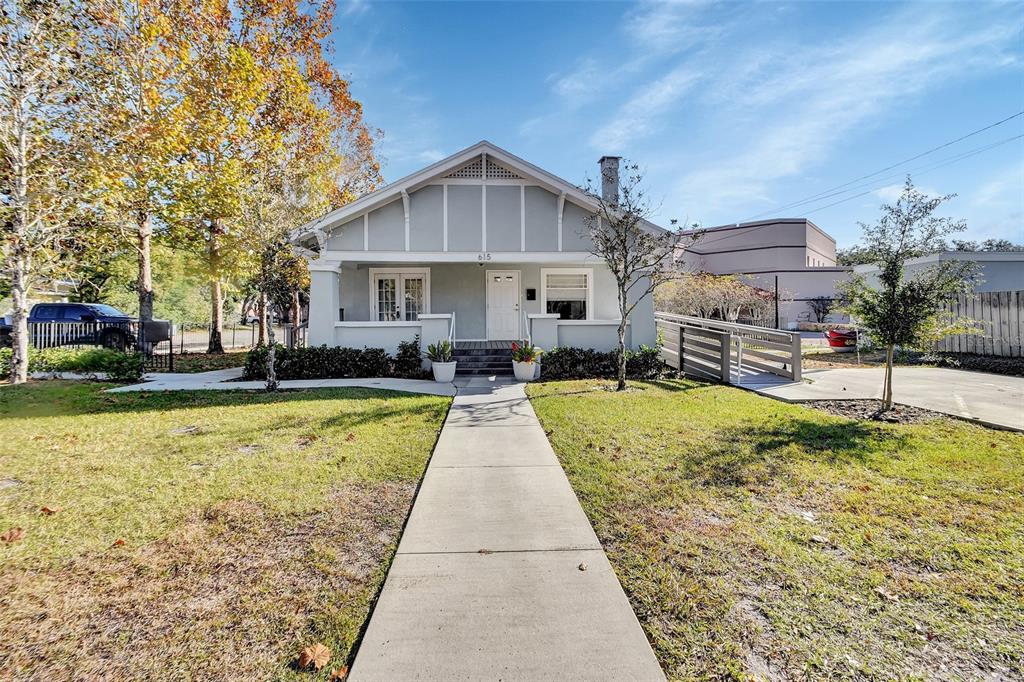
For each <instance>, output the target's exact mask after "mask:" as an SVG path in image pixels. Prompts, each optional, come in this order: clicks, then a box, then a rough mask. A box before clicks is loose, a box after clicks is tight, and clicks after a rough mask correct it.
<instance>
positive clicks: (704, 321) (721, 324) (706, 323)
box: [654, 312, 800, 339]
mask: <svg viewBox="0 0 1024 682" xmlns="http://www.w3.org/2000/svg"><path fill="white" fill-rule="evenodd" d="M654 317H655V318H656V319H657V318H660V319H663V320H665V321H666V322H678V323H681V324H689V325H699V326H703V327H707V328H709V329H719V330H721V331H727V332H732V333H737V332H741V333H742V332H746V333H748V334H761V335H764V336H771V335H773V334H777V335H779V336H784V337H786V338H787V339H790V338H792V337H793V336H794V335H795V336H799V335H800V332H799V331H796V332H793V331H788V330H785V329H769V328H767V327H755V326H753V325H749V324H738V323H736V322H725V321H724V320H713V319H711V318H708V317H693V316H691V315H676V314H674V313H662V312H655V313H654Z"/></svg>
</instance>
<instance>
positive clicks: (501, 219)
mask: <svg viewBox="0 0 1024 682" xmlns="http://www.w3.org/2000/svg"><path fill="white" fill-rule="evenodd" d="M600 163H601V165H602V170H604V169H607V171H608V172H614V173H615V174H616V177H617V173H618V165H619V159H618V158H616V157H604V158H603V159H601V162H600ZM609 191H610V190H609ZM596 209H597V205H596V203H595V201H594V199H593V198H592V197H589V196H588V195H587V194H586V193H585V192H582V191H580V189H579V188H578V187H576V186H575V185H573V184H572V183H569V182H566V181H565V180H562V179H561V178H558V177H556V176H554V175H552V174H551V173H548V172H547V171H545V170H543V169H541V168H538V167H537V166H534V165H533V164H531V163H528V162H527V161H524V160H523V159H521V158H519V157H517V156H514V155H513V154H510V153H509V152H507V151H505V150H504V149H501V148H499V147H496V146H495V145H493V144H491V143H489V142H486V141H484V142H480V143H478V144H475V145H473V146H472V147H469V148H467V149H464V150H463V151H460V152H458V153H456V154H453V155H452V156H449V157H448V158H446V159H443V160H441V161H438V162H437V163H434V164H432V165H430V166H428V167H426V168H424V169H423V170H421V171H419V172H417V173H413V174H412V175H409V176H407V177H404V178H402V179H401V180H398V181H396V182H393V183H391V184H389V185H387V186H386V187H383V188H382V189H379V190H377V191H375V192H372V193H370V194H367V195H365V196H363V197H361V198H360V199H358V200H356V201H354V202H352V203H350V204H348V205H346V206H344V207H342V208H340V209H338V210H336V211H332V212H331V213H328V214H327V215H325V216H323V217H321V218H319V219H317V220H315V221H312V222H311V223H309V224H307V225H304V226H303V227H302V228H300V229H299V230H298V231H297V232H296V233H295V236H294V238H293V241H294V242H295V243H296V244H298V245H299V246H300V247H304V249H305V251H304V253H306V254H307V258H308V259H309V269H310V275H311V279H312V285H311V292H310V306H309V336H308V341H309V344H310V345H322V344H326V345H333V346H349V347H354V348H362V347H364V346H369V347H379V348H384V349H386V350H387V351H388V352H394V351H395V349H396V347H397V346H398V343H399V342H401V341H404V340H411V339H413V338H414V337H415V336H416V335H417V334H419V335H420V336H421V342H422V344H423V346H424V347H425V346H426V344H428V343H433V342H435V341H437V340H440V339H447V338H450V339H452V340H453V341H454V343H455V346H456V348H460V347H461V348H464V349H465V348H476V349H480V348H483V349H488V348H494V349H499V348H501V349H503V348H507V347H509V345H510V344H509V342H511V341H513V340H516V339H526V338H528V339H530V340H532V342H533V343H535V344H537V345H539V346H541V347H542V348H544V349H550V348H552V347H555V346H577V347H585V348H594V349H599V350H608V349H611V348H614V347H615V344H616V325H617V324H618V306H617V303H616V293H615V284H614V280H613V279H612V277H611V274H610V273H609V272H608V270H607V268H606V266H605V265H604V263H603V261H601V260H600V259H599V258H597V257H595V256H594V255H592V254H591V253H590V250H591V244H590V238H589V233H588V230H587V227H586V224H585V222H584V218H585V217H586V216H588V215H592V214H593V213H594V212H595V211H596ZM649 227H650V229H662V228H660V227H657V226H654V225H650V226H649ZM628 329H629V332H628V336H627V342H628V343H629V345H630V346H631V347H636V346H639V345H640V344H647V345H653V344H654V342H655V324H654V303H653V300H652V299H651V297H648V298H647V300H645V301H643V302H641V304H640V305H639V306H637V308H636V309H635V311H634V312H633V314H632V317H631V319H630V320H629V328H628Z"/></svg>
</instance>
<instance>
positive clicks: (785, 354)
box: [654, 313, 802, 383]
mask: <svg viewBox="0 0 1024 682" xmlns="http://www.w3.org/2000/svg"><path fill="white" fill-rule="evenodd" d="M654 318H655V321H656V323H657V326H658V332H659V337H660V339H661V357H662V359H663V360H664V361H665V363H666V364H668V365H669V366H670V367H674V368H676V369H679V370H682V371H683V373H684V374H690V375H692V376H696V377H699V378H702V379H713V380H716V381H722V382H725V383H741V382H742V381H743V379H744V378H748V377H752V376H753V375H756V374H765V373H767V374H774V375H777V376H780V377H783V378H786V379H791V380H792V381H800V380H801V376H802V374H801V363H800V333H799V332H784V331H780V330H778V329H770V328H768V327H754V326H752V325H746V324H733V323H731V322H722V321H720V320H709V319H705V318H702V317H689V316H687V315H672V314H669V313H655V314H654Z"/></svg>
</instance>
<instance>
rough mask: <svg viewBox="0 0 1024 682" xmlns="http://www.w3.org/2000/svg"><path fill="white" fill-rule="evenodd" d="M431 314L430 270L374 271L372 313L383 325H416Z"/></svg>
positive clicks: (371, 275) (379, 269)
mask: <svg viewBox="0 0 1024 682" xmlns="http://www.w3.org/2000/svg"><path fill="white" fill-rule="evenodd" d="M429 312H430V268H402V269H395V270H392V269H390V268H389V269H384V268H370V314H371V316H372V319H374V320H377V321H379V322H415V321H417V320H419V316H420V313H429Z"/></svg>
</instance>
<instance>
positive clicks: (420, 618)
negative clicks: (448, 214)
mask: <svg viewBox="0 0 1024 682" xmlns="http://www.w3.org/2000/svg"><path fill="white" fill-rule="evenodd" d="M470 679H471V680H554V679H557V680H663V679H664V675H663V674H662V672H661V669H660V668H659V667H658V663H657V660H656V659H655V657H654V654H653V652H652V651H651V647H650V645H649V644H648V642H647V639H646V637H645V636H644V633H643V630H642V629H641V628H640V624H639V623H638V622H637V619H636V616H635V615H634V614H633V611H632V609H631V608H630V605H629V602H628V601H627V599H626V596H625V594H624V593H623V591H622V587H621V586H620V585H619V582H618V579H617V578H616V576H615V573H614V572H613V571H612V568H611V566H610V565H609V563H608V559H607V558H606V557H605V554H604V551H603V550H602V549H601V545H600V543H599V542H598V539H597V536H596V535H595V534H594V530H593V528H592V527H591V526H590V522H589V521H588V520H587V518H586V516H585V515H584V513H583V510H582V508H581V507H580V505H579V502H578V501H577V500H576V496H575V494H574V493H573V491H572V488H571V487H570V486H569V481H568V479H567V478H566V477H565V473H564V472H563V471H562V468H561V466H560V465H559V464H558V460H557V459H556V458H555V454H554V452H553V451H552V449H551V446H550V444H549V443H548V440H547V437H546V436H545V435H544V431H543V430H542V428H541V426H540V423H539V422H538V420H537V417H536V415H535V414H534V412H533V408H532V407H531V406H530V403H529V401H528V400H527V398H526V394H525V391H524V389H523V385H522V384H509V383H500V382H499V383H494V382H491V381H489V380H487V379H484V378H478V379H472V380H468V381H463V382H460V388H459V392H458V395H457V396H456V398H455V401H454V403H453V404H452V408H451V412H450V413H449V415H448V419H447V420H446V421H445V425H444V428H443V429H442V431H441V436H440V438H439V440H438V443H437V447H436V448H435V450H434V455H433V458H432V459H431V461H430V465H429V467H428V469H427V472H426V475H425V476H424V479H423V484H422V486H421V487H420V491H419V493H418V495H417V497H416V502H415V504H414V505H413V509H412V513H411V515H410V518H409V522H408V525H407V526H406V529H405V532H404V533H403V535H402V540H401V543H400V544H399V547H398V553H397V555H396V556H395V560H394V563H393V564H392V566H391V570H390V571H389V573H388V577H387V580H386V582H385V584H384V588H383V591H382V593H381V596H380V599H379V601H378V602H377V605H376V607H375V609H374V611H373V615H372V617H371V619H370V623H369V627H368V629H367V631H366V634H365V636H364V638H363V641H362V644H361V645H360V647H359V651H358V653H357V655H356V659H355V662H354V664H353V666H352V672H351V675H350V677H349V680H350V681H351V682H363V681H366V680H387V681H389V682H390V681H392V680H470Z"/></svg>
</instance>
